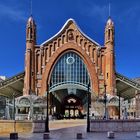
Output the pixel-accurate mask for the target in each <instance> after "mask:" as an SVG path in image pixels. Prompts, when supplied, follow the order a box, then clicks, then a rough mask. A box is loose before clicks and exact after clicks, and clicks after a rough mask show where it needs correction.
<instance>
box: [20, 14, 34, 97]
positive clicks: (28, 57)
mask: <svg viewBox="0 0 140 140" xmlns="http://www.w3.org/2000/svg"><path fill="white" fill-rule="evenodd" d="M35 44H36V24H35V21H34V19H33V17H32V16H31V17H29V19H28V21H27V26H26V53H25V79H24V89H23V94H24V95H29V94H31V93H35Z"/></svg>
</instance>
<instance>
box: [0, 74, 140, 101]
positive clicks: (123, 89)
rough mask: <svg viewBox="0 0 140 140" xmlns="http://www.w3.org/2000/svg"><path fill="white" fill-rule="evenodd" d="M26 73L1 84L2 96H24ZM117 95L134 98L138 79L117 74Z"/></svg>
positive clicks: (139, 90) (139, 86)
mask: <svg viewBox="0 0 140 140" xmlns="http://www.w3.org/2000/svg"><path fill="white" fill-rule="evenodd" d="M23 86H24V72H22V73H19V74H17V75H15V76H13V77H11V78H8V79H6V80H4V81H1V82H0V95H1V96H4V97H7V98H13V95H15V97H19V96H22V95H23ZM116 88H117V95H118V96H119V95H120V96H121V97H123V98H124V99H130V98H134V97H135V95H136V94H137V93H140V82H139V80H138V79H134V80H131V79H129V78H127V77H125V76H123V75H121V74H119V73H116Z"/></svg>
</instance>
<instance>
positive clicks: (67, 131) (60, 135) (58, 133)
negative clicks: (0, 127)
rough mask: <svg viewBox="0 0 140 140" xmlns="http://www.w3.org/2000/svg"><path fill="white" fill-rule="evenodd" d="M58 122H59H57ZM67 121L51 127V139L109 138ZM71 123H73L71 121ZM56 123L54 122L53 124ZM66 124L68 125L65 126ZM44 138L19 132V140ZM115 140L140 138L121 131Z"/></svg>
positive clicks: (1, 138) (2, 139)
mask: <svg viewBox="0 0 140 140" xmlns="http://www.w3.org/2000/svg"><path fill="white" fill-rule="evenodd" d="M57 123H58V122H57ZM66 123H67V121H63V125H62V126H61V123H60V125H59V128H54V126H53V128H52V127H51V128H50V129H51V130H50V138H51V139H50V140H76V134H77V133H82V134H83V140H84V139H85V140H109V139H108V138H107V133H105V132H104V133H96V132H90V133H86V125H85V124H82V123H81V124H80V125H78V126H69V127H68V125H65V124H66ZM70 123H72V122H71V121H70ZM53 125H54V124H53ZM64 126H66V127H64ZM42 139H43V133H33V134H32V133H30V134H19V140H42ZM0 140H9V134H8V135H0ZM114 140H140V138H137V137H136V132H121V133H115V139H114Z"/></svg>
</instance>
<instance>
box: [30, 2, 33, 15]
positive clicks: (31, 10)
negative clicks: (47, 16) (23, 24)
mask: <svg viewBox="0 0 140 140" xmlns="http://www.w3.org/2000/svg"><path fill="white" fill-rule="evenodd" d="M32 14H33V2H32V0H30V15H31V16H32Z"/></svg>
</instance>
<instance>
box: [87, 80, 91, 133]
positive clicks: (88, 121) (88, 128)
mask: <svg viewBox="0 0 140 140" xmlns="http://www.w3.org/2000/svg"><path fill="white" fill-rule="evenodd" d="M89 88H90V81H89V83H88V87H87V101H88V102H87V103H88V104H87V132H90V117H89V107H90V93H89Z"/></svg>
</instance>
